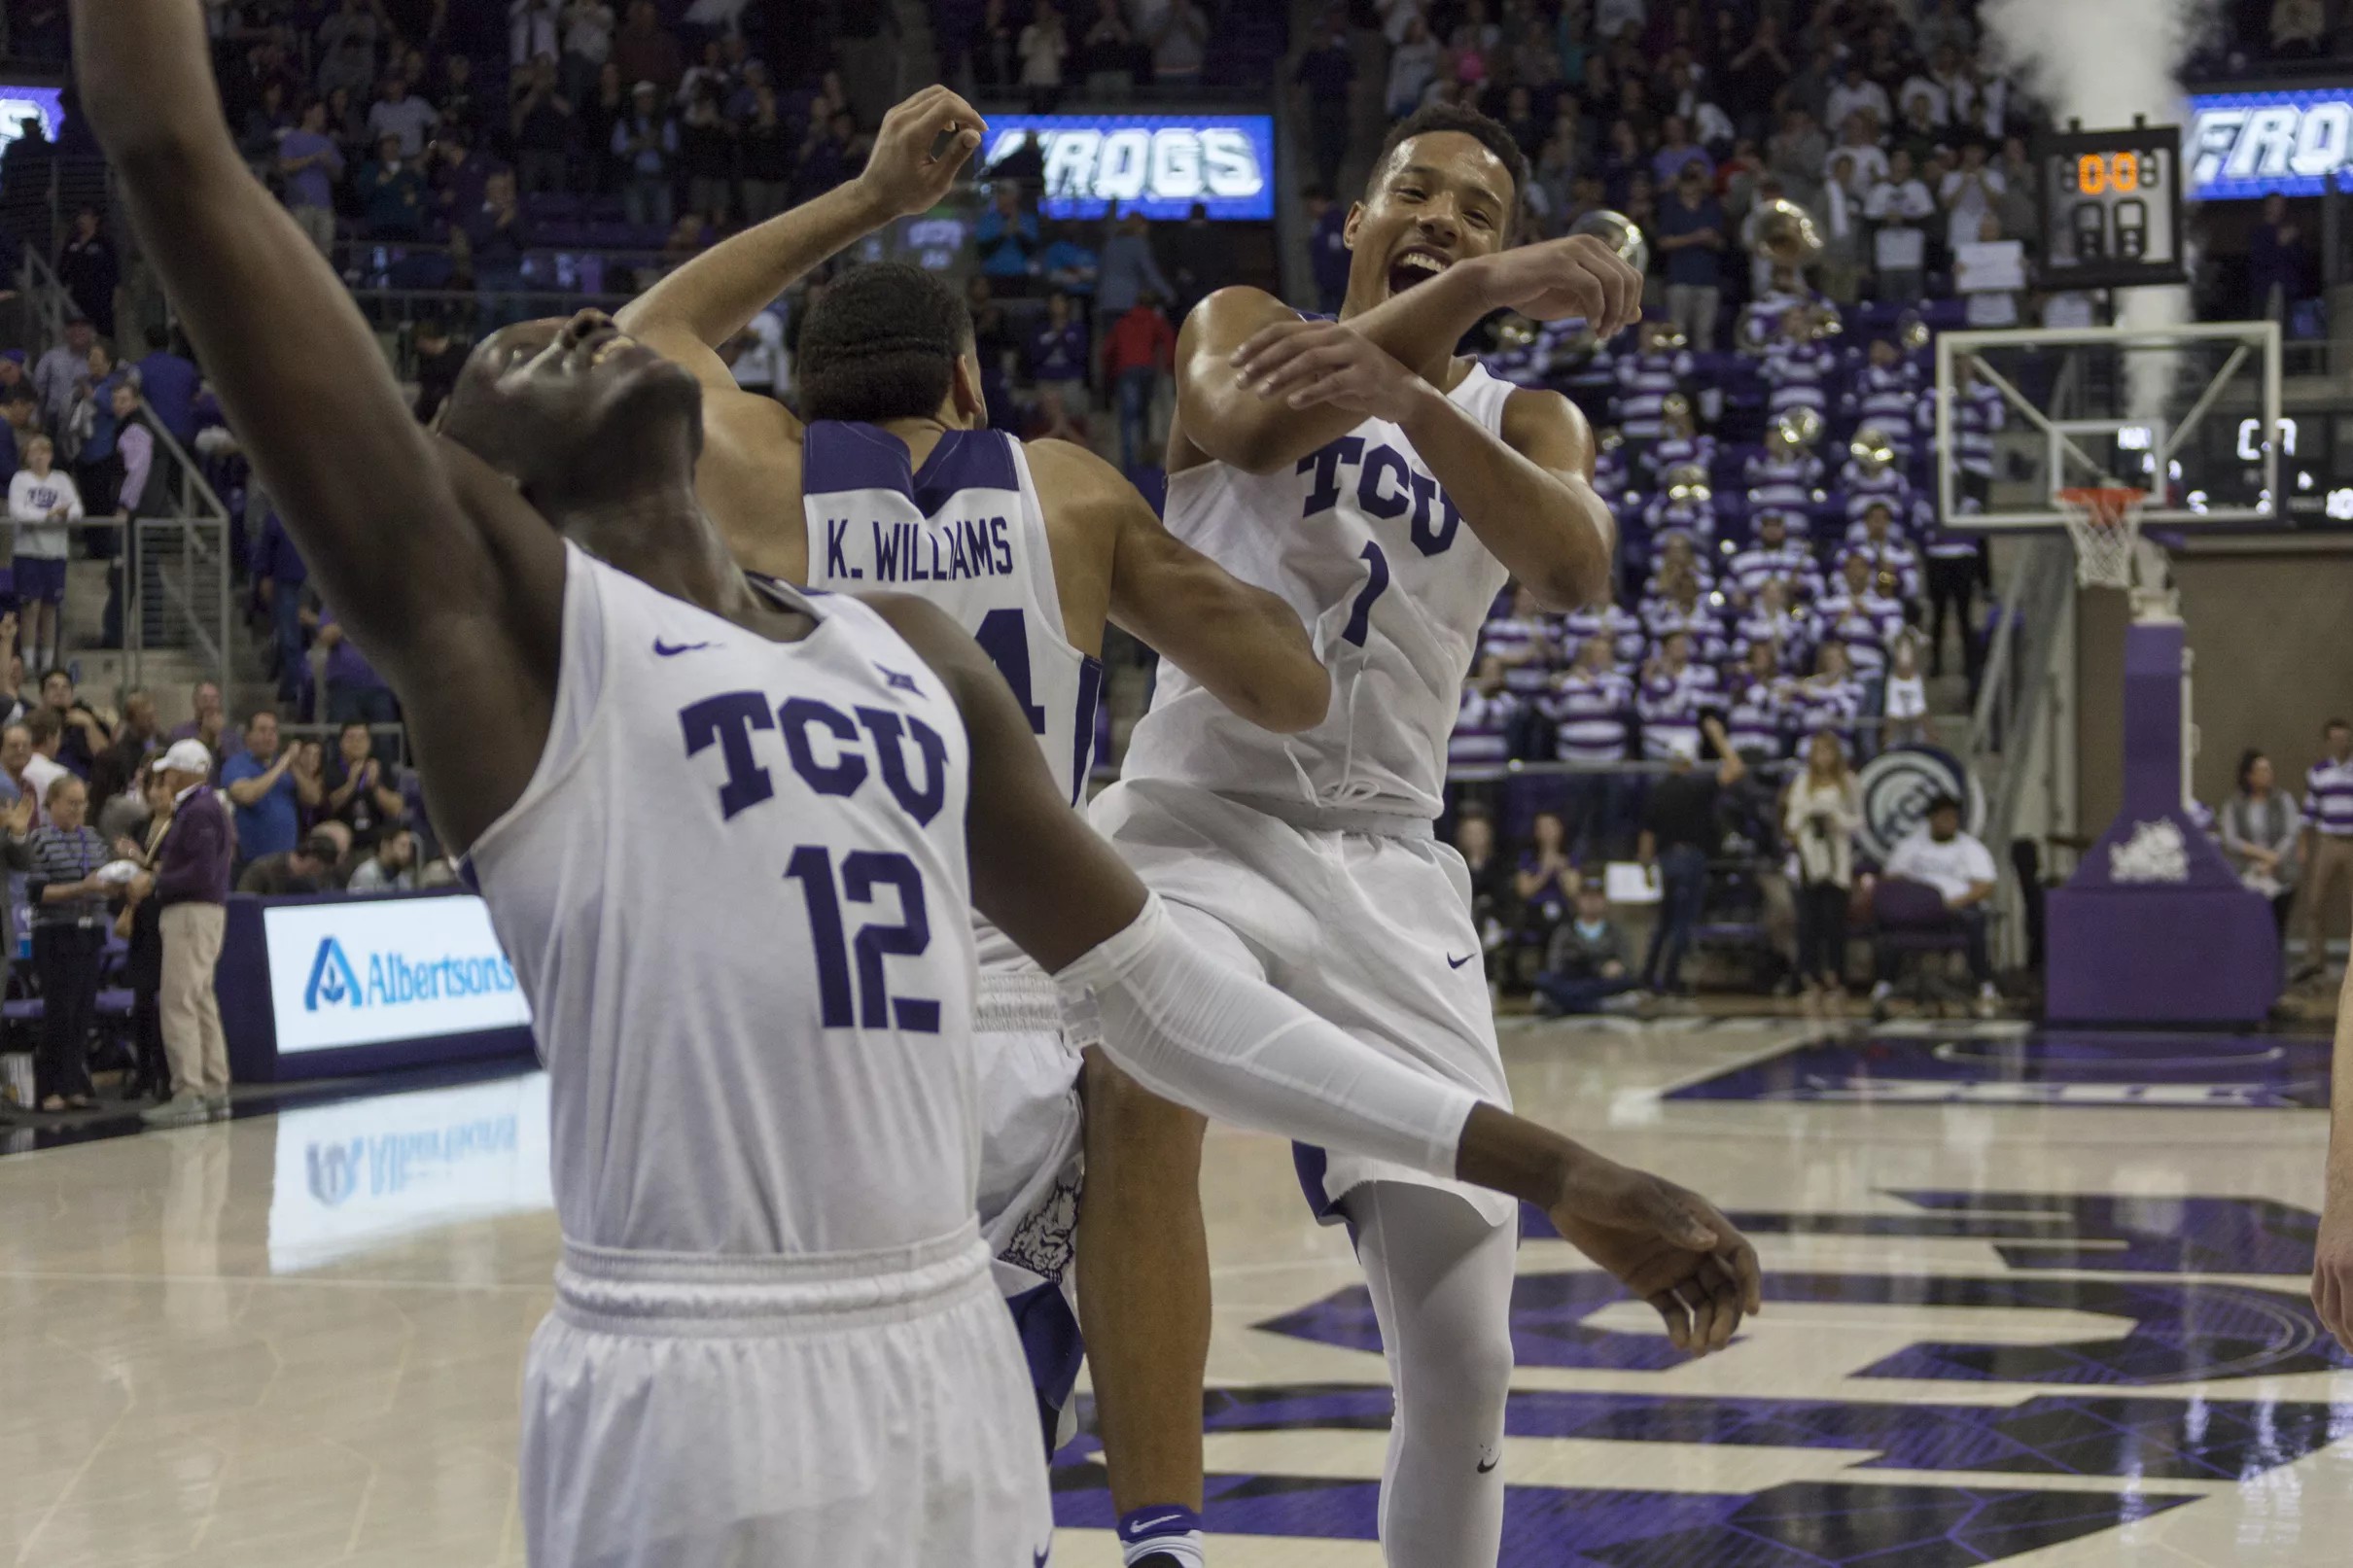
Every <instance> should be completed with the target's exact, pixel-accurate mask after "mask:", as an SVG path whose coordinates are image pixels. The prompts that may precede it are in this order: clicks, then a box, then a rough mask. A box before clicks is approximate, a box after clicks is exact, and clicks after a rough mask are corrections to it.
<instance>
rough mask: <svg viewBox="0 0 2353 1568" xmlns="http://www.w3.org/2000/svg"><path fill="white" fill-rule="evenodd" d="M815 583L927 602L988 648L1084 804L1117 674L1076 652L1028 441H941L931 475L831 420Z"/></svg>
mask: <svg viewBox="0 0 2353 1568" xmlns="http://www.w3.org/2000/svg"><path fill="white" fill-rule="evenodd" d="M801 452H802V455H801V507H802V509H803V511H804V512H805V513H806V514H807V518H808V528H809V585H810V586H811V587H813V588H831V589H844V590H849V589H860V588H883V589H891V590H895V591H896V592H900V593H911V594H918V595H921V596H922V597H923V598H926V599H929V600H931V602H932V603H933V604H935V605H937V606H939V608H940V609H942V610H946V611H947V612H948V613H949V615H951V616H953V617H954V618H955V621H956V624H958V625H959V626H962V627H963V628H964V629H965V630H966V632H968V633H970V634H971V636H972V641H974V642H975V643H978V644H979V645H981V648H982V650H983V651H984V652H986V653H987V654H988V655H989V657H990V659H992V660H993V661H995V663H996V665H997V669H998V673H999V674H1001V675H1002V676H1003V677H1004V678H1005V684H1006V685H1008V686H1011V687H1012V688H1013V696H1014V699H1015V700H1016V701H1018V702H1019V703H1020V704H1021V706H1022V708H1023V710H1024V711H1025V712H1026V713H1027V714H1029V718H1030V728H1031V729H1032V730H1033V731H1034V732H1036V736H1037V744H1038V746H1039V747H1040V748H1041V749H1043V750H1044V751H1045V755H1046V766H1048V767H1049V768H1052V769H1053V770H1054V782H1055V783H1056V784H1060V785H1061V786H1062V792H1063V794H1064V796H1065V797H1067V798H1068V799H1069V800H1070V801H1071V804H1072V805H1076V804H1077V803H1078V801H1079V799H1080V798H1081V794H1082V792H1083V790H1084V788H1085V785H1086V778H1087V771H1088V769H1089V767H1090V766H1091V765H1092V764H1093V762H1094V757H1095V710H1096V706H1097V704H1098V703H1099V702H1100V701H1101V700H1102V696H1103V666H1102V665H1101V664H1100V663H1099V662H1098V661H1096V660H1095V659H1092V658H1090V657H1088V656H1087V655H1086V654H1084V653H1081V652H1079V651H1078V649H1077V648H1075V647H1073V646H1071V640H1070V636H1069V633H1068V631H1067V630H1066V629H1065V628H1064V626H1063V624H1062V595H1061V594H1060V593H1059V592H1058V591H1057V590H1056V588H1055V584H1054V552H1053V550H1052V548H1051V547H1050V546H1049V544H1048V542H1047V540H1046V518H1045V511H1044V509H1043V508H1042V507H1041V506H1040V505H1038V501H1037V486H1036V482H1035V481H1034V480H1032V478H1031V477H1030V463H1029V458H1028V457H1027V455H1026V454H1024V453H1023V451H1022V449H1021V442H1020V441H1018V440H1016V439H1014V438H1013V437H1012V436H1008V435H1006V434H1005V433H1004V432H1002V431H994V430H958V431H950V432H948V433H947V434H946V435H945V436H941V437H940V440H939V444H938V445H937V446H934V447H933V448H931V455H930V456H928V457H926V458H925V459H924V463H923V467H922V468H921V469H912V468H910V467H909V465H908V462H907V448H906V443H905V442H903V441H901V440H900V439H899V438H898V437H897V436H893V435H892V434H891V433H890V432H888V431H885V430H878V429H876V428H875V427H874V426H872V425H852V424H842V423H837V422H831V421H826V422H822V423H819V424H815V425H811V426H810V427H809V429H808V434H807V438H806V441H805V444H804V445H803V446H802V449H801Z"/></svg>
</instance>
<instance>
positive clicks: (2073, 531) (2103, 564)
mask: <svg viewBox="0 0 2353 1568" xmlns="http://www.w3.org/2000/svg"><path fill="white" fill-rule="evenodd" d="M2148 499H2149V493H2148V492H2147V491H2146V490H2134V489H2131V488H2129V487H2127V486H2123V485H2090V486H2084V487H2080V488H2076V489H2069V490H2062V491H2060V492H2059V493H2058V500H2059V501H2060V502H2061V503H2062V506H2061V514H2062V516H2064V518H2065V519H2066V523H2067V537H2068V538H2070V539H2072V540H2075V581H2076V585H2077V586H2078V587H2084V588H2124V589H2126V590H2129V589H2130V588H2131V587H2132V553H2133V550H2132V547H2133V546H2134V545H2135V544H2136V543H2138V542H2139V541H2140V537H2141V505H2142V504H2143V503H2145V502H2146V501H2147V500H2148Z"/></svg>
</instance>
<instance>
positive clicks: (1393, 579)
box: [1120, 366, 1514, 819]
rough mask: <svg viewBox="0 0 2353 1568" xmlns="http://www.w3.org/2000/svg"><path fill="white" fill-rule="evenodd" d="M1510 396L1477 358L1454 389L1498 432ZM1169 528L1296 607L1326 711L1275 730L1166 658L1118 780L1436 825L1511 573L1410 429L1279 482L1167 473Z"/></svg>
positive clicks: (1302, 463) (1342, 447) (1213, 470)
mask: <svg viewBox="0 0 2353 1568" xmlns="http://www.w3.org/2000/svg"><path fill="white" fill-rule="evenodd" d="M1513 390H1514V389H1513V387H1512V385H1511V383H1509V382H1507V381H1500V380H1497V379H1496V378H1495V377H1493V376H1492V375H1490V374H1488V372H1487V371H1486V369H1485V368H1484V367H1481V366H1473V367H1472V368H1471V371H1470V373H1469V374H1468V375H1466V376H1464V377H1463V379H1462V381H1461V383H1460V384H1459V385H1457V387H1456V388H1455V390H1454V391H1453V392H1452V393H1451V394H1449V395H1448V396H1449V399H1450V401H1453V402H1454V404H1455V405H1456V406H1457V407H1458V408H1460V409H1461V410H1462V411H1463V412H1464V413H1465V414H1467V415H1469V416H1470V417H1471V418H1472V419H1474V420H1477V421H1478V422H1479V423H1480V424H1481V425H1483V426H1484V427H1486V428H1487V429H1488V430H1490V431H1499V430H1500V429H1501V428H1502V423H1503V404H1504V401H1505V400H1506V399H1508V398H1509V397H1510V396H1511V394H1512V392H1513ZM1168 526H1169V532H1171V533H1172V534H1174V535H1176V537H1177V538H1178V539H1180V540H1184V542H1186V543H1187V544H1190V545H1192V546H1193V548H1195V549H1197V550H1199V551H1201V552H1202V553H1203V554H1204V555H1207V556H1209V557H1210V558H1211V559H1212V560H1213V561H1215V562H1216V563H1217V564H1218V565H1219V566H1222V567H1224V568H1225V569H1226V571H1228V572H1230V573H1232V574H1233V575H1235V576H1237V577H1240V578H1241V579H1242V580H1243V581H1245V582H1248V583H1253V584H1255V585H1257V586H1258V587H1261V588H1265V589H1267V590H1269V591H1271V592H1273V593H1276V594H1280V595H1281V596H1282V599H1283V601H1284V602H1285V603H1287V604H1288V605H1289V606H1290V607H1291V609H1293V610H1296V611H1297V612H1298V614H1299V618H1300V619H1301V620H1302V621H1303V622H1305V623H1306V625H1307V629H1308V635H1309V636H1310V637H1311V638H1312V639H1313V640H1314V642H1315V646H1316V653H1317V657H1319V658H1320V659H1322V660H1323V663H1324V665H1325V667H1326V668H1328V669H1329V670H1330V671H1331V673H1332V706H1331V711H1330V712H1329V713H1327V714H1325V715H1324V719H1323V722H1322V723H1320V724H1318V725H1317V726H1316V727H1315V728H1314V729H1311V730H1308V731H1307V732H1305V733H1304V734H1300V735H1277V734H1274V733H1272V732H1270V731H1267V730H1264V729H1261V728H1259V727H1258V726H1257V725H1255V724H1252V723H1249V722H1248V721H1247V720H1246V719H1243V718H1241V717H1240V716H1238V715H1237V714H1235V713H1234V712H1233V711H1232V710H1231V709H1229V708H1227V707H1226V706H1225V704H1223V703H1221V702H1219V701H1218V700H1217V699H1216V698H1215V697H1213V696H1212V695H1211V694H1210V693H1209V692H1208V691H1207V690H1206V689H1204V688H1203V687H1202V686H1201V685H1200V683H1199V682H1197V681H1195V680H1193V679H1190V678H1189V677H1187V676H1186V675H1185V674H1184V672H1183V671H1181V670H1178V669H1176V668H1175V667H1174V666H1172V665H1169V664H1167V663H1165V662H1164V663H1163V664H1162V665H1161V667H1160V677H1159V685H1158V687H1157V688H1156V689H1155V690H1154V692H1153V694H1152V707H1151V711H1150V712H1149V713H1147V714H1144V716H1143V718H1142V720H1141V722H1139V723H1138V724H1137V726H1136V733H1135V737H1134V739H1133V741H1132V742H1131V743H1130V745H1129V747H1128V754H1127V760H1126V763H1125V765H1124V766H1123V767H1122V768H1121V770H1120V772H1121V776H1122V777H1123V778H1126V779H1135V780H1143V779H1166V780H1172V781H1175V782H1177V783H1181V784H1193V785H1195V786H1197V787H1200V788H1204V789H1208V790H1212V791H1213V792H1215V793H1217V794H1221V795H1235V796H1242V797H1250V796H1256V797H1261V798H1273V799H1277V800H1283V801H1290V802H1296V803H1300V804H1306V805H1312V806H1317V807H1322V808H1336V809H1343V810H1350V811H1369V812H1383V813H1391V814H1394V815H1397V816H1401V817H1412V818H1419V819H1431V818H1434V817H1436V816H1437V815H1438V813H1439V811H1440V810H1441V808H1442V806H1443V804H1444V802H1443V792H1444V788H1445V782H1446V740H1447V736H1448V734H1449V733H1450V732H1451V731H1452V730H1453V728H1454V723H1455V713H1456V710H1457V707H1458V706H1459V704H1460V694H1461V690H1462V679H1463V677H1464V676H1465V675H1467V674H1468V673H1469V671H1470V666H1471V657H1472V654H1473V652H1474V651H1475V650H1476V648H1477V647H1478V644H1479V630H1480V628H1481V626H1483V625H1484V624H1485V623H1486V620H1487V616H1488V612H1489V611H1490V610H1492V609H1493V605H1494V600H1495V595H1496V594H1498V593H1500V592H1501V591H1502V589H1503V585H1504V582H1505V581H1506V579H1507V578H1508V576H1509V574H1508V573H1507V572H1506V571H1505V570H1504V568H1503V565H1502V563H1501V562H1499V561H1497V560H1496V559H1495V558H1494V556H1493V555H1492V554H1490V553H1489V552H1488V548H1487V546H1486V545H1485V544H1483V543H1481V542H1480V540H1479V539H1478V536H1476V535H1475V534H1473V533H1472V532H1471V531H1470V530H1469V529H1468V528H1467V527H1464V526H1463V523H1462V514H1461V512H1460V511H1459V510H1457V507H1456V505H1455V503H1454V501H1453V499H1452V498H1451V497H1449V496H1448V495H1447V494H1446V492H1445V490H1444V489H1442V488H1441V487H1440V486H1439V484H1438V481H1437V480H1436V478H1435V477H1433V476H1432V475H1431V473H1430V471H1429V469H1428V468H1427V467H1426V466H1425V465H1424V464H1423V463H1422V459H1421V457H1420V456H1419V455H1418V454H1417V453H1416V452H1415V451H1414V448H1413V445H1412V443H1411V442H1409V441H1408V440H1407V439H1406V438H1405V433H1404V432H1403V431H1401V430H1400V429H1398V428H1397V427H1396V426H1395V425H1392V424H1390V423H1388V422H1387V421H1386V420H1379V419H1368V420H1366V421H1365V422H1364V423H1363V424H1361V425H1358V426H1357V427H1356V428H1355V429H1354V430H1352V431H1351V432H1349V433H1348V434H1347V435H1346V436H1340V437H1339V438H1338V439H1336V440H1334V441H1332V442H1330V443H1328V444H1327V445H1325V446H1323V447H1322V448H1320V449H1319V450H1317V451H1315V452H1311V453H1309V454H1308V455H1307V456H1306V457H1303V458H1301V459H1300V460H1299V461H1298V462H1297V463H1296V464H1294V465H1292V466H1291V467H1289V468H1285V469H1282V470H1278V471H1276V472H1274V473H1268V474H1253V473H1247V472H1245V471H1244V470H1241V469H1237V468H1235V467H1233V466H1232V465H1230V464H1226V463H1218V462H1210V463H1204V464H1201V465H1200V466H1198V467H1196V468H1191V469H1187V470H1185V471H1184V472H1182V473H1178V474H1173V475H1171V476H1170V479H1169V501H1168Z"/></svg>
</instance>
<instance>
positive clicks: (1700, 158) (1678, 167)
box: [1650, 115, 1716, 187]
mask: <svg viewBox="0 0 2353 1568" xmlns="http://www.w3.org/2000/svg"><path fill="white" fill-rule="evenodd" d="M1695 163H1696V164H1698V165H1699V168H1700V183H1701V184H1702V185H1703V186H1712V185H1713V184H1714V183H1715V173H1716V161H1715V159H1714V158H1711V157H1708V156H1707V151H1706V149H1704V148H1703V147H1701V146H1700V145H1699V144H1698V143H1697V142H1695V141H1693V140H1692V139H1691V126H1690V122H1687V121H1686V120H1684V118H1683V117H1682V116H1681V115H1668V117H1667V119H1666V121H1665V122H1663V123H1662V125H1661V127H1660V130H1659V150H1658V151H1657V152H1656V153H1653V154H1652V155H1651V157H1650V177H1651V179H1653V180H1654V181H1656V182H1657V183H1658V184H1659V185H1660V186H1662V187H1665V186H1670V185H1673V184H1675V183H1676V182H1677V181H1679V180H1681V179H1682V177H1683V173H1684V171H1685V170H1686V169H1688V168H1690V167H1691V166H1692V165H1693V164H1695Z"/></svg>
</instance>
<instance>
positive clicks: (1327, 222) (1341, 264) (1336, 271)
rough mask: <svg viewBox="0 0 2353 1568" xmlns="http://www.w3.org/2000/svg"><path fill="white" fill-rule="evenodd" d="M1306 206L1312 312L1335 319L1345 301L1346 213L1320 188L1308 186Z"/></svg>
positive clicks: (1346, 265)
mask: <svg viewBox="0 0 2353 1568" xmlns="http://www.w3.org/2000/svg"><path fill="white" fill-rule="evenodd" d="M1304 200H1305V202H1306V206H1307V217H1308V237H1307V246H1308V251H1307V259H1308V266H1309V268H1310V270H1311V271H1312V272H1313V273H1314V275H1315V279H1316V308H1317V310H1320V311H1321V312H1323V313H1324V314H1325V315H1327V316H1336V315H1338V314H1339V313H1340V307H1341V306H1342V305H1343V304H1344V303H1346V302H1347V299H1348V274H1349V248H1348V209H1347V208H1346V207H1344V206H1342V205H1341V204H1340V203H1338V202H1336V201H1334V200H1333V199H1332V197H1331V192H1328V191H1325V190H1324V189H1323V188H1322V187H1321V186H1310V187H1308V189H1307V192H1306V193H1305V197H1304Z"/></svg>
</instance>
